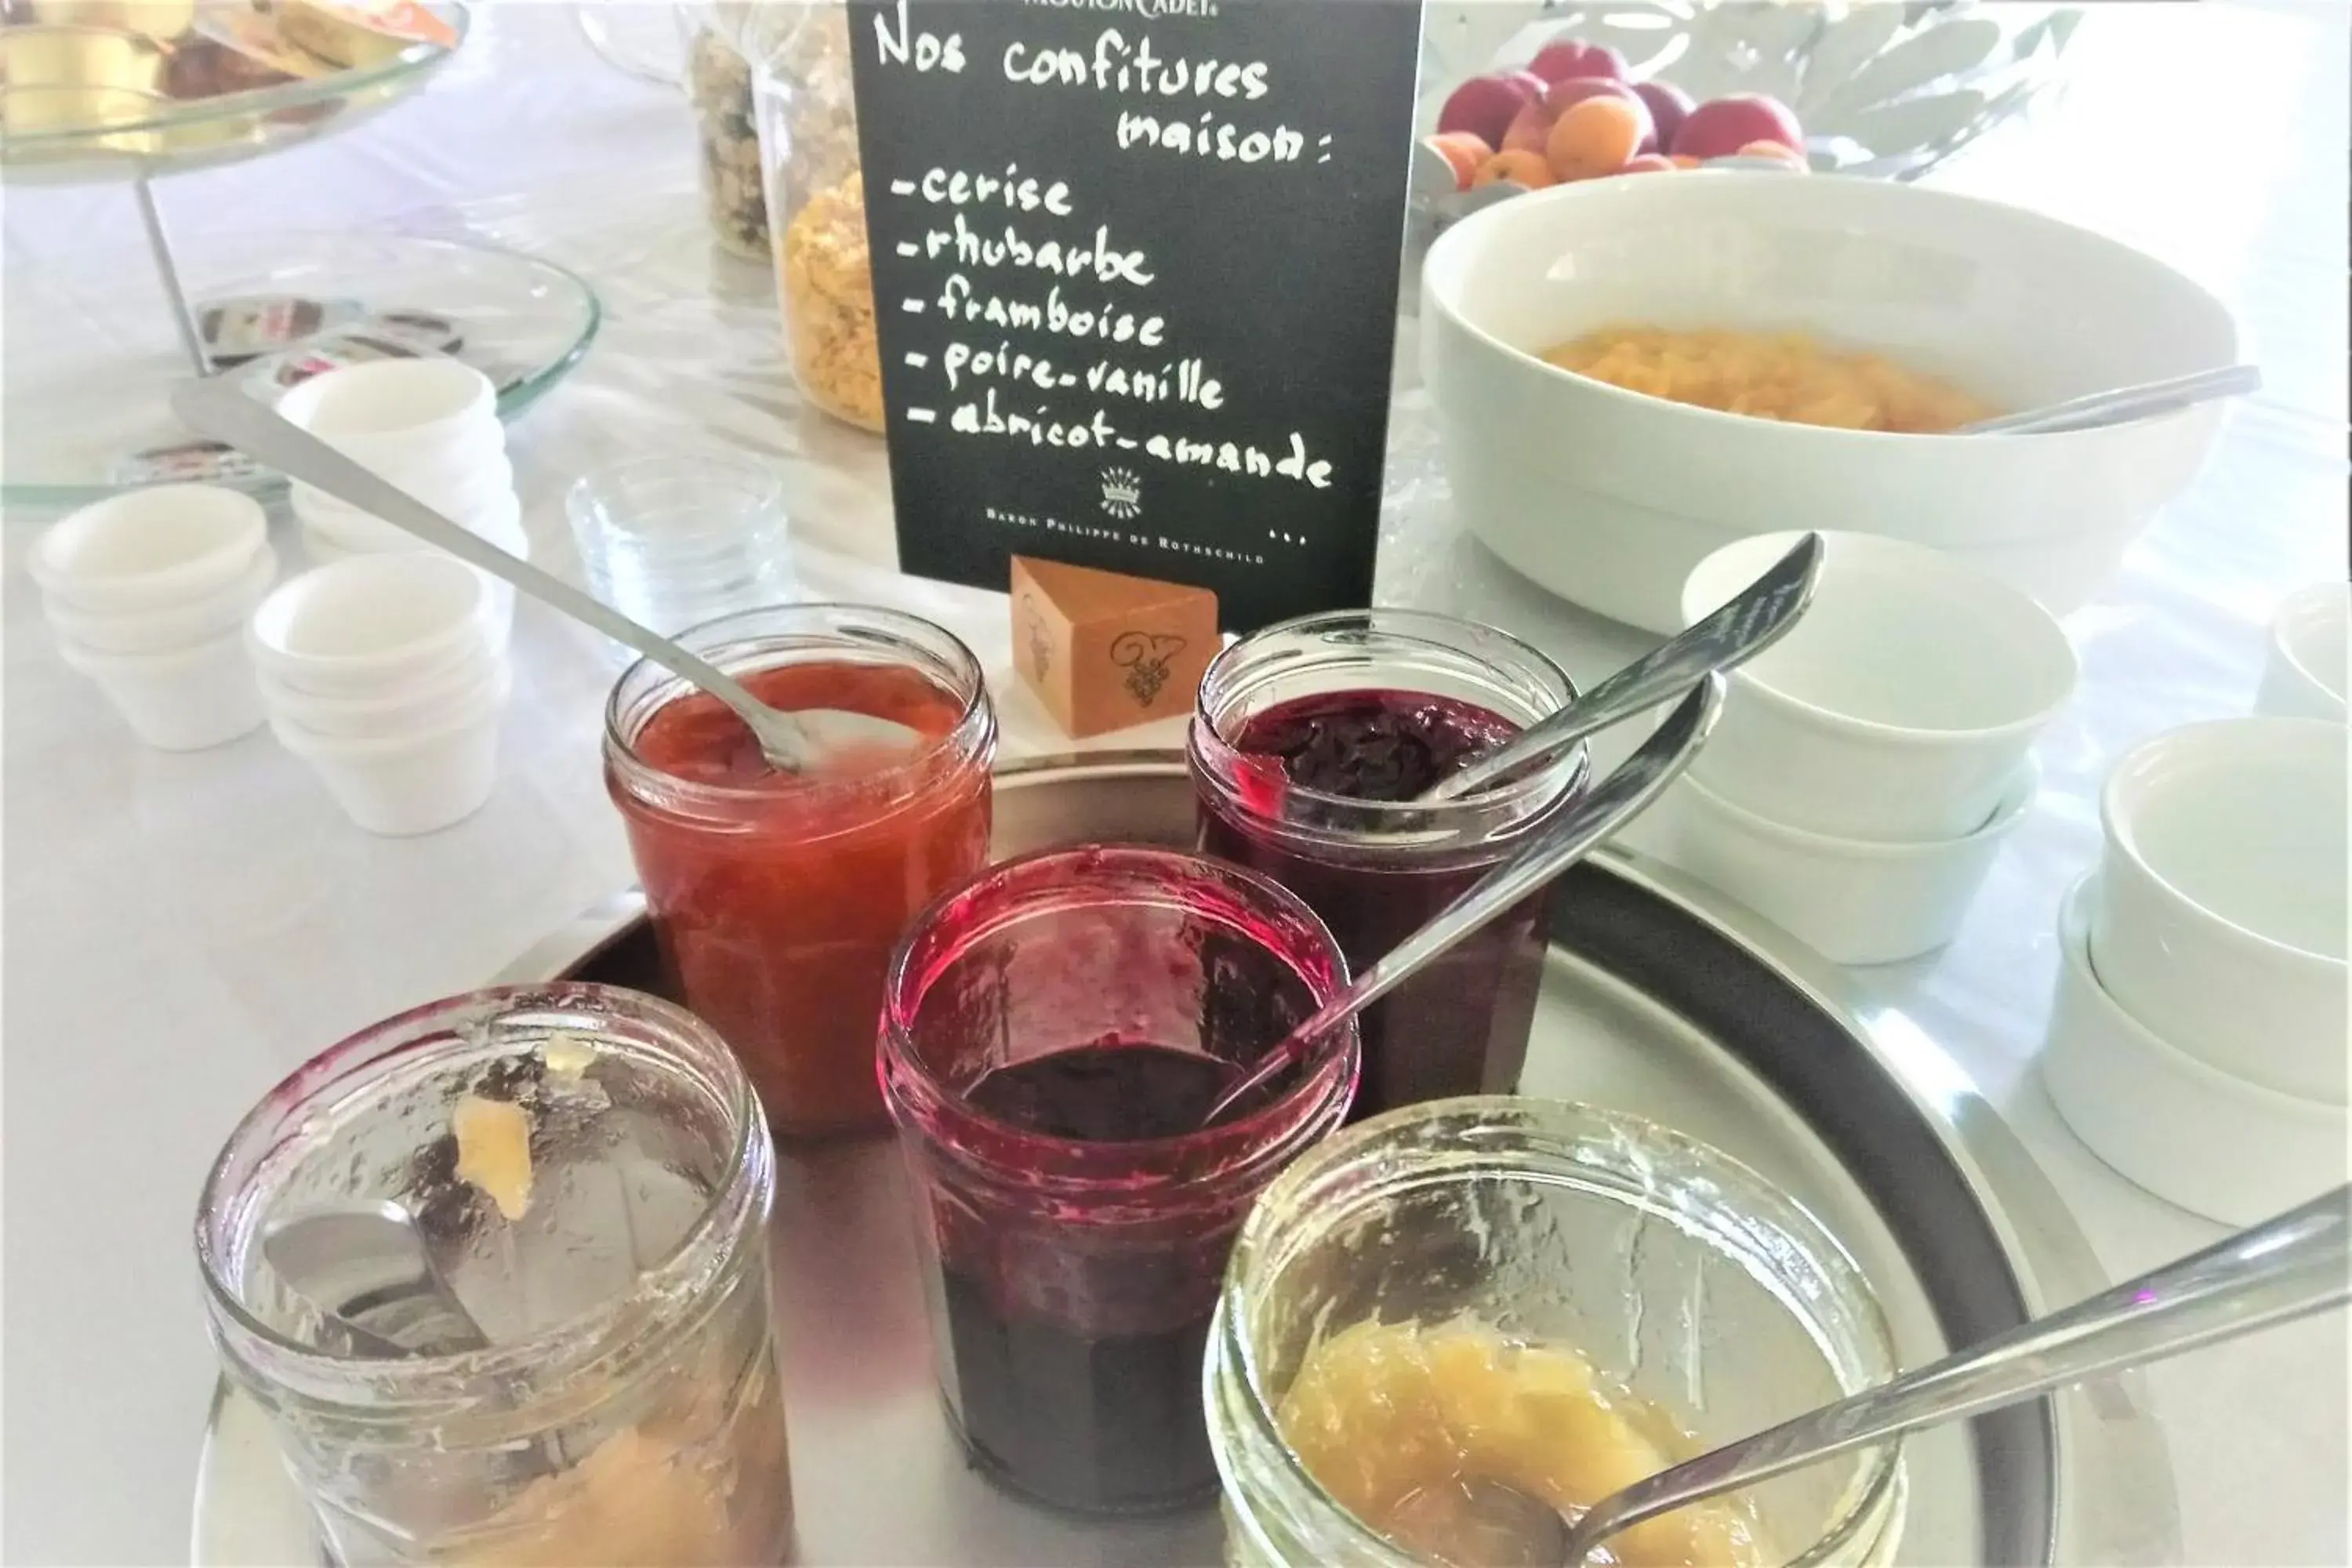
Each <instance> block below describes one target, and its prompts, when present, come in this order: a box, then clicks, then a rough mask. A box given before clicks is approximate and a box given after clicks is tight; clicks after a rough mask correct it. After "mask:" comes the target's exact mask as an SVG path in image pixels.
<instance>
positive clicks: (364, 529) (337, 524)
mask: <svg viewBox="0 0 2352 1568" xmlns="http://www.w3.org/2000/svg"><path fill="white" fill-rule="evenodd" d="M409 493H410V494H411V495H413V496H415V498H416V499H417V500H420V501H422V502H424V503H425V505H426V506H428V507H430V508H431V509H432V510H435V511H437V512H439V513H440V514H441V515H442V516H443V517H446V518H447V519H448V520H449V521H451V522H454V523H456V524H457V525H458V526H459V527H461V528H464V529H466V530H467V531H469V532H474V533H481V532H483V527H482V526H481V523H480V521H478V520H480V519H484V518H494V517H498V516H500V515H503V514H504V513H505V512H506V511H507V510H509V509H519V508H520V505H521V501H520V498H519V497H518V496H517V494H516V491H515V485H514V468H513V466H512V465H511V464H509V463H508V462H507V460H506V459H505V458H499V459H498V463H497V465H496V467H495V468H492V469H491V470H490V471H488V473H486V474H485V475H484V476H483V477H482V479H481V480H480V482H479V483H469V484H467V485H466V486H465V487H463V488H461V489H454V490H450V491H447V492H445V493H441V494H429V493H427V492H426V491H425V490H424V489H415V488H413V487H412V488H410V489H409ZM311 497H315V498H317V499H316V500H313V499H310V498H306V497H305V496H303V495H301V494H299V493H298V494H296V496H295V497H294V515H295V516H296V517H298V518H299V519H301V521H302V524H303V526H304V527H306V528H308V529H310V531H312V532H314V533H317V534H320V536H322V537H324V538H326V539H328V540H330V541H331V542H334V543H336V544H340V545H341V546H342V547H343V548H344V549H346V550H350V551H354V552H357V551H377V550H414V549H416V548H418V547H419V541H418V540H417V537H416V536H415V534H413V533H411V532H409V531H408V530H406V529H404V528H402V527H400V526H398V525H397V524H395V523H390V522H386V521H383V519H381V518H379V517H376V516H375V515H373V513H370V512H364V511H359V510H353V509H352V508H350V507H346V506H343V505H342V504H341V502H332V503H331V505H321V504H319V502H320V500H325V499H326V498H323V497H318V492H316V491H312V492H311Z"/></svg>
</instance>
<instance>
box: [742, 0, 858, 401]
mask: <svg viewBox="0 0 2352 1568" xmlns="http://www.w3.org/2000/svg"><path fill="white" fill-rule="evenodd" d="M743 41H744V46H745V47H744V52H745V54H746V55H747V56H748V57H749V58H750V59H751V67H752V80H753V89H752V96H753V101H754V104H755V106H756V109H757V112H758V118H759V129H760V167H761V179H762V182H763V184H764V186H765V189H766V193H767V210H768V232H769V235H770V237H771V239H772V244H773V247H774V252H775V267H776V282H777V303H778V308H779V310H781V312H782V317H783V327H784V349H785V353H786V355H787V357H788V358H789V359H790V361H791V363H792V368H793V379H794V380H795V381H797V382H798V383H799V384H800V388H801V393H802V395H803V396H805V397H806V398H807V399H808V401H809V402H810V403H812V404H814V405H815V406H816V407H818V408H820V409H822V410H823V411H824V412H825V413H827V414H830V415H832V416H834V417H835V418H836V419H840V420H843V421H845V422H846V423H848V424H851V425H855V426H857V427H858V428H859V429H862V430H870V431H874V432H877V434H878V433H879V432H880V431H881V429H882V426H883V409H882V349H881V341H880V339H879V338H877V336H876V335H875V326H874V268H873V262H872V258H871V257H870V255H869V253H868V251H867V249H866V183H865V175H864V174H863V172H862V169H861V166H860V163H859V159H858V151H857V93H856V85H855V83H854V81H853V80H852V78H851V74H850V63H849V8H848V6H847V5H845V4H843V3H842V0H805V3H803V0H775V3H772V4H770V5H765V6H762V7H761V11H760V14H759V16H758V17H757V19H756V21H755V22H754V23H753V24H752V25H751V26H749V27H747V29H746V30H745V33H744V35H743Z"/></svg>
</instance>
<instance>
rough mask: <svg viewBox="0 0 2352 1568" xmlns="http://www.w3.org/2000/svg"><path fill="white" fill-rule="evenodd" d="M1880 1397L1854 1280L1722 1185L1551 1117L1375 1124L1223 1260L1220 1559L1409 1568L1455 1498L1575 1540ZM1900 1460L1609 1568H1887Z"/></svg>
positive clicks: (1741, 1497)
mask: <svg viewBox="0 0 2352 1568" xmlns="http://www.w3.org/2000/svg"><path fill="white" fill-rule="evenodd" d="M1894 1368H1895V1351H1894V1345H1893V1342H1892V1341H1891V1339H1890V1337H1889V1334H1888V1331H1887V1327H1886V1323H1885V1317H1884V1316H1883V1314H1882V1313H1881V1312H1880V1310H1879V1307H1878V1302H1877V1299H1876V1297H1875V1296H1874V1294H1873V1293H1872V1291H1871V1289H1870V1286H1869V1282H1868V1281H1867V1280H1866V1279H1864V1278H1863V1275H1862V1272H1861V1270H1860V1269H1859V1268H1856V1267H1855V1265H1854V1263H1853V1259H1852V1258H1849V1257H1848V1256H1847V1255H1846V1253H1845V1252H1844V1250H1843V1248H1842V1247H1839V1245H1838V1244H1837V1242H1836V1240H1835V1239H1834V1238H1833V1237H1831V1236H1830V1235H1829V1234H1828V1233H1827V1232H1825V1231H1823V1230H1822V1227H1821V1226H1820V1225H1819V1224H1818V1223H1817V1222H1815V1221H1814V1219H1813V1218H1812V1216H1811V1215H1809V1214H1807V1213H1806V1212H1805V1211H1804V1209H1803V1208H1802V1207H1801V1205H1798V1204H1797V1203H1796V1202H1794V1201H1793V1200H1792V1199H1790V1197H1789V1196H1788V1195H1787V1194H1783V1193H1781V1192H1780V1191H1779V1190H1778V1189H1777V1188H1775V1187H1773V1186H1771V1185H1770V1184H1768V1183H1767V1182H1765V1181H1764V1179H1763V1178H1762V1177H1760V1176H1759V1175H1758V1174H1757V1173H1755V1172H1753V1171H1751V1170H1749V1169H1748V1167H1747V1166H1745V1165H1743V1164H1741V1163H1738V1161H1735V1160H1733V1159H1732V1158H1731V1157H1730V1156H1728V1155H1727V1154H1724V1153H1721V1152H1718V1151H1717V1150H1715V1149H1713V1148H1710V1147H1708V1146H1707V1145H1706V1144H1704V1143H1700V1142H1696V1141H1695V1140H1693V1139H1689V1138H1685V1137H1684V1136H1683V1135H1682V1134H1680V1133H1677V1132H1675V1131H1670V1130H1668V1129H1666V1128H1664V1127H1660V1126H1658V1125H1656V1124H1654V1123H1653V1122H1648V1121H1643V1120H1641V1119H1640V1118H1638V1117H1633V1116H1627V1115H1623V1114H1622V1113H1619V1112H1615V1111H1609V1110H1598V1109H1595V1108H1592V1107H1590V1106H1582V1105H1573V1104H1567V1103H1563V1102H1559V1101H1550V1100H1522V1099H1518V1098H1517V1097H1507V1096H1483V1097H1472V1098H1466V1099H1459V1100H1433V1101H1431V1102H1430V1103H1428V1104H1425V1105H1419V1106H1413V1107H1411V1108H1408V1109H1406V1110H1398V1111H1393V1112H1391V1113H1390V1114H1389V1115H1386V1116H1383V1117H1381V1118H1379V1119H1377V1120H1375V1121H1368V1122H1365V1123H1363V1124H1362V1125H1360V1126H1358V1127H1355V1128H1353V1129H1350V1130H1349V1131H1348V1132H1346V1133H1344V1134H1342V1135H1341V1136H1339V1137H1338V1138H1334V1139H1330V1140H1328V1141H1327V1142H1324V1143H1323V1144H1322V1145H1321V1146H1320V1147H1318V1148H1317V1149H1314V1150H1312V1151H1310V1152H1307V1154H1306V1155H1305V1156H1304V1157H1302V1158H1301V1159H1299V1160H1298V1161H1297V1163H1294V1164H1293V1165H1292V1166H1291V1167H1290V1169H1289V1170H1288V1171H1287V1172H1286V1173H1284V1174H1283V1175H1282V1176H1281V1177H1280V1178H1279V1179H1277V1180H1276V1182H1275V1183H1274V1184H1273V1185H1272V1186H1270V1187H1269V1188H1268V1189H1267V1190H1266V1193H1265V1197H1264V1198H1263V1199H1261V1200H1260V1201H1259V1203H1258V1205H1257V1207H1256V1209H1255V1210H1254V1211H1253V1212H1252V1214H1251V1215H1250V1217H1249V1221H1248V1223H1247V1224H1246V1225H1244V1226H1243V1229H1242V1235H1241V1238H1240V1240H1239V1241H1238V1242H1237V1243H1236V1244H1235V1246H1234V1255H1233V1261H1232V1264H1231V1266H1230V1268H1228V1269H1227V1271H1226V1275H1225V1282H1224V1289H1223V1294H1222V1296H1221V1297H1220V1298H1219V1300H1218V1303H1217V1317H1216V1322H1215V1326H1214V1327H1213V1330H1212V1331H1211V1338H1210V1345H1209V1356H1208V1372H1207V1391H1206V1392H1207V1398H1208V1404H1209V1436H1210V1441H1211V1443H1212V1445H1213V1448H1214V1451H1215V1454H1216V1460H1217V1470H1218V1475H1219V1477H1220V1479H1222V1480H1223V1485H1224V1497H1225V1517H1226V1555H1227V1559H1228V1561H1229V1562H1231V1563H1235V1564H1240V1565H1244V1568H1310V1565H1319V1564H1324V1563H1350V1564H1363V1565H1367V1568H1410V1565H1412V1564H1414V1563H1425V1562H1427V1561H1430V1560H1431V1556H1432V1554H1433V1552H1434V1551H1435V1550H1437V1548H1436V1546H1435V1542H1438V1541H1446V1542H1454V1541H1459V1540H1461V1539H1463V1537H1462V1536H1461V1535H1459V1534H1458V1533H1449V1531H1459V1529H1460V1527H1461V1524H1462V1520H1461V1518H1460V1517H1459V1516H1454V1517H1452V1518H1449V1517H1447V1516H1446V1515H1445V1514H1444V1512H1443V1510H1442V1507H1433V1500H1440V1501H1441V1503H1442V1500H1444V1498H1445V1497H1447V1496H1448V1495H1449V1493H1450V1492H1451V1491H1453V1490H1454V1489H1458V1488H1459V1487H1460V1486H1461V1485H1462V1484H1463V1483H1464V1482H1465V1481H1472V1480H1475V1481H1486V1482H1490V1483H1492V1482H1499V1483H1501V1484H1503V1485H1507V1486H1509V1487H1511V1488H1513V1489H1517V1490H1519V1491H1522V1492H1523V1493H1526V1494H1528V1495H1533V1496H1540V1497H1542V1498H1543V1499H1544V1500H1545V1501H1547V1502H1549V1503H1550V1504H1552V1506H1554V1507H1556V1508H1559V1509H1561V1510H1563V1511H1569V1512H1575V1511H1580V1510H1581V1509H1582V1508H1584V1507H1589V1506H1591V1504H1592V1503H1593V1502H1596V1501H1598V1500H1600V1498H1601V1496H1605V1495H1607V1494H1608V1493H1609V1492H1611V1491H1614V1490H1615V1489H1617V1488H1618V1487H1620V1486H1622V1485H1624V1484H1627V1483H1628V1482H1630V1481H1632V1480H1633V1479H1639V1478H1640V1477H1641V1476H1643V1475H1647V1474H1650V1473H1652V1472H1653V1471H1654V1470H1655V1469H1658V1468H1664V1465H1666V1464H1670V1463H1674V1462H1675V1461H1678V1460H1680V1459H1683V1458H1690V1457H1692V1456H1693V1455H1694V1454H1696V1453H1697V1452H1698V1451H1700V1450H1703V1449H1705V1448H1706V1447H1712V1446H1714V1445H1717V1444H1719V1443H1725V1442H1728V1441H1730V1440H1732V1439H1733V1438H1736V1437H1743V1436H1748V1434H1750V1433H1752V1432H1757V1431H1760V1430H1762V1429H1763V1428H1765V1427H1768V1426H1773V1425H1775V1424H1776V1423H1778V1422H1780V1421H1783V1420H1786V1419H1788V1418H1789V1417H1790V1416H1792V1415H1801V1414H1803V1413H1804V1412H1806V1411H1808V1410H1811V1409H1812V1408H1814V1407H1816V1406H1818V1405H1824V1404H1827V1403H1829V1402H1830V1401H1831V1400H1833V1399H1837V1398H1840V1397H1843V1395H1845V1394H1852V1393H1855V1392H1858V1391H1860V1390H1861V1389H1863V1388H1865V1387H1868V1386H1870V1385H1872V1384H1878V1383H1883V1382H1885V1380H1886V1379H1887V1378H1888V1377H1890V1376H1892V1375H1893V1373H1894ZM1439 1408H1444V1409H1446V1410H1448V1411H1449V1412H1450V1417H1449V1418H1448V1419H1446V1420H1442V1421H1441V1420H1435V1419H1433V1418H1432V1417H1431V1415H1430V1412H1432V1411H1433V1410H1436V1409H1439ZM1898 1451H1899V1450H1898V1447H1897V1446H1896V1445H1894V1444H1887V1445H1883V1446H1881V1447H1874V1448H1868V1449H1863V1450H1859V1451H1857V1452H1855V1453H1853V1454H1851V1455H1847V1456H1843V1457H1841V1458H1836V1459H1832V1460H1829V1461H1825V1462H1823V1463H1822V1464H1819V1465H1816V1466H1813V1467H1811V1468H1807V1469H1804V1470H1800V1471H1797V1472H1794V1473H1792V1474H1790V1475H1788V1476H1784V1477H1782V1478H1780V1479H1778V1480H1775V1481H1770V1482H1768V1483H1766V1484H1764V1485H1762V1486H1759V1487H1755V1488H1751V1489H1748V1490H1747V1491H1746V1492H1743V1493H1738V1494H1734V1495H1733V1497H1732V1498H1731V1499H1729V1500H1718V1501H1716V1502H1710V1503H1701V1504H1696V1505H1694V1506H1693V1507H1692V1508H1688V1509H1684V1510H1678V1511H1677V1512H1675V1513H1674V1514H1671V1515H1668V1516H1666V1517H1665V1519H1664V1520H1661V1521H1656V1523H1657V1524H1658V1525H1661V1526H1666V1527H1668V1528H1667V1529H1666V1530H1665V1531H1661V1532H1658V1533H1655V1534H1654V1535H1653V1536H1652V1537H1650V1538H1649V1539H1647V1540H1645V1541H1643V1542H1626V1541H1624V1540H1622V1539H1621V1540H1620V1541H1619V1542H1617V1543H1616V1544H1617V1545H1618V1547H1619V1550H1620V1552H1621V1554H1622V1555H1621V1558H1620V1559H1618V1560H1624V1561H1635V1562H1647V1563H1656V1564H1660V1565H1664V1564H1669V1563H1686V1562H1696V1563H1700V1564H1703V1565H1704V1568H1729V1565H1732V1564H1738V1563H1752V1564H1759V1565H1761V1564H1772V1565H1778V1564H1782V1563H1789V1564H1861V1563H1885V1562H1886V1561H1888V1560H1890V1559H1891V1557H1892V1556H1893V1553H1894V1551H1895V1545H1896V1542H1897V1540H1898V1538H1899V1536H1900V1533H1901V1521H1902V1514H1903V1484H1902V1469H1901V1466H1900V1463H1899V1461H1898V1457H1897V1456H1898ZM1342 1499H1346V1500H1348V1503H1346V1504H1343V1502H1342ZM1349 1505H1353V1506H1352V1507H1351V1506H1349ZM1639 1528H1643V1529H1648V1528H1651V1527H1646V1526H1645V1527H1639ZM1407 1539H1412V1540H1415V1541H1416V1542H1417V1543H1418V1545H1419V1550H1418V1551H1409V1550H1407V1549H1406V1548H1405V1546H1404V1545H1403V1544H1402V1542H1403V1541H1404V1540H1407ZM1489 1544H1490V1545H1491V1542H1490V1543H1489ZM1727 1545H1729V1546H1738V1547H1740V1548H1741V1550H1738V1551H1727V1550H1723V1548H1725V1547H1726V1546H1727ZM1695 1548H1696V1549H1695ZM1709 1548H1712V1550H1710V1549H1709ZM1473 1560H1475V1558H1474V1559H1473Z"/></svg>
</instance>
